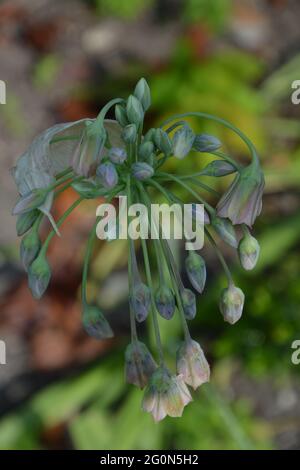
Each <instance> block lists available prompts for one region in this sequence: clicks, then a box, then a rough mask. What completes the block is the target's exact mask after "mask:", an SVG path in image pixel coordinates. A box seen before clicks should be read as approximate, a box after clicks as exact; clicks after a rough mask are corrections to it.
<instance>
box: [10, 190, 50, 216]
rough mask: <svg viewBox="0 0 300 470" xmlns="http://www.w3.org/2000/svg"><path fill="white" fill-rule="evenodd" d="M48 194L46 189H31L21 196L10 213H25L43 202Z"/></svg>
mask: <svg viewBox="0 0 300 470" xmlns="http://www.w3.org/2000/svg"><path fill="white" fill-rule="evenodd" d="M47 195H48V190H47V189H33V190H32V191H30V193H27V194H25V196H21V197H20V198H19V200H18V202H17V204H16V205H15V207H14V208H13V210H12V215H19V214H25V213H26V212H30V211H32V210H33V209H36V208H37V207H39V206H40V205H41V204H43V202H45V200H46V197H47Z"/></svg>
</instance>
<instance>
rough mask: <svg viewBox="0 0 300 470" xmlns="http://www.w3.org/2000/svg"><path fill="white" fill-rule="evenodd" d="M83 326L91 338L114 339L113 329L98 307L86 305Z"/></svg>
mask: <svg viewBox="0 0 300 470" xmlns="http://www.w3.org/2000/svg"><path fill="white" fill-rule="evenodd" d="M82 324H83V327H84V329H85V331H86V332H87V334H88V335H89V336H92V337H93V338H96V339H106V338H112V337H113V335H114V334H113V332H112V329H111V327H110V325H109V323H108V321H107V320H106V318H105V316H104V315H103V313H102V312H101V310H100V309H99V308H98V307H97V306H96V305H88V304H84V306H83V312H82Z"/></svg>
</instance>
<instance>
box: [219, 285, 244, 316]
mask: <svg viewBox="0 0 300 470" xmlns="http://www.w3.org/2000/svg"><path fill="white" fill-rule="evenodd" d="M244 300H245V295H244V293H243V291H242V290H241V289H239V288H238V287H235V285H234V284H230V285H229V286H228V287H227V288H226V289H223V291H222V293H221V298H220V303H219V307H220V311H221V313H222V315H223V317H224V320H225V321H227V322H228V323H230V324H231V325H233V324H234V323H236V322H237V321H238V320H239V319H240V318H241V316H242V312H243V306H244Z"/></svg>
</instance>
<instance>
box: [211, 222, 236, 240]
mask: <svg viewBox="0 0 300 470" xmlns="http://www.w3.org/2000/svg"><path fill="white" fill-rule="evenodd" d="M211 224H212V226H213V228H214V230H215V231H216V232H217V234H218V235H219V236H220V237H221V238H222V240H223V241H224V242H225V243H228V245H230V246H232V247H233V248H237V246H238V241H237V238H236V233H235V230H234V227H233V225H232V223H231V222H230V221H229V220H228V219H223V218H221V217H218V216H214V217H212V218H211Z"/></svg>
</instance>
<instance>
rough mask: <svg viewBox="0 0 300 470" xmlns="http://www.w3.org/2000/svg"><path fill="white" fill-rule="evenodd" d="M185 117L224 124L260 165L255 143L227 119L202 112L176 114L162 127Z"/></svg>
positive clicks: (162, 125)
mask: <svg viewBox="0 0 300 470" xmlns="http://www.w3.org/2000/svg"><path fill="white" fill-rule="evenodd" d="M185 117H198V118H204V119H209V120H211V121H215V122H217V123H219V124H222V125H223V126H224V127H226V128H227V129H230V130H232V131H233V132H234V133H235V134H237V135H238V136H239V137H240V138H241V139H242V140H243V141H244V142H245V144H246V145H247V147H248V148H249V150H250V153H251V156H252V161H253V162H255V163H256V164H259V159H258V156H257V152H256V149H255V147H254V145H253V143H252V142H251V140H250V139H249V137H247V136H246V135H245V134H244V133H243V132H242V131H241V130H240V129H238V128H237V127H235V126H234V125H233V124H231V123H230V122H228V121H226V120H225V119H222V118H219V117H217V116H213V115H211V114H207V113H201V112H191V113H183V114H175V115H174V116H172V117H171V118H169V119H167V120H165V121H164V122H163V123H162V124H161V125H160V127H164V126H165V125H167V124H169V123H170V122H172V121H175V119H182V118H185Z"/></svg>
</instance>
